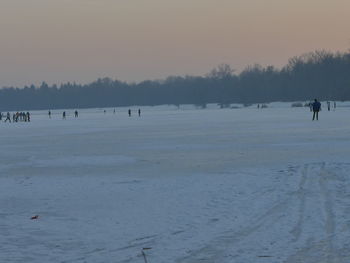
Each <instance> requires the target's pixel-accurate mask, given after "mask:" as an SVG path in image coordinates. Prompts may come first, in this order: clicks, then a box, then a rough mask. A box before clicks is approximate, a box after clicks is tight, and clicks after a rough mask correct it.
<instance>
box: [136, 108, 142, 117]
mask: <svg viewBox="0 0 350 263" xmlns="http://www.w3.org/2000/svg"><path fill="white" fill-rule="evenodd" d="M137 112H138V114H139V117H141V109H139V110H138V111H137Z"/></svg>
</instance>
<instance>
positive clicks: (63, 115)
mask: <svg viewBox="0 0 350 263" xmlns="http://www.w3.org/2000/svg"><path fill="white" fill-rule="evenodd" d="M62 119H64V120H65V119H66V112H65V111H64V112H63V113H62Z"/></svg>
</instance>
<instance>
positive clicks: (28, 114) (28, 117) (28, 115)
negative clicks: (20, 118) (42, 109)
mask: <svg viewBox="0 0 350 263" xmlns="http://www.w3.org/2000/svg"><path fill="white" fill-rule="evenodd" d="M27 121H28V122H30V113H29V112H28V111H27Z"/></svg>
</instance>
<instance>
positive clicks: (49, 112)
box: [48, 110, 51, 119]
mask: <svg viewBox="0 0 350 263" xmlns="http://www.w3.org/2000/svg"><path fill="white" fill-rule="evenodd" d="M48 114H49V118H50V119H51V111H50V110H49V113H48Z"/></svg>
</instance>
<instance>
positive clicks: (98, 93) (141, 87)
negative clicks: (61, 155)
mask: <svg viewBox="0 0 350 263" xmlns="http://www.w3.org/2000/svg"><path fill="white" fill-rule="evenodd" d="M314 98H318V99H320V100H350V53H346V52H345V53H340V52H337V53H332V52H327V51H315V52H311V53H308V54H305V55H302V56H297V57H293V58H291V59H290V60H289V62H288V64H287V65H286V66H284V67H283V68H281V69H277V68H275V67H273V66H267V67H262V66H260V65H254V66H250V67H247V68H246V69H245V70H243V71H242V72H241V73H239V74H236V73H235V72H234V70H233V69H231V67H230V66H229V65H225V64H223V65H220V66H218V67H217V68H215V69H213V70H212V71H211V72H210V73H208V74H207V75H205V76H185V77H181V76H171V77H168V78H167V79H165V80H161V81H159V80H153V81H151V80H147V81H143V82H140V83H126V82H122V81H119V80H112V79H110V78H103V79H98V80H97V81H95V82H93V83H90V84H87V85H80V84H76V83H66V84H62V85H60V86H57V85H52V86H49V85H47V84H46V83H42V85H41V86H39V87H36V86H34V85H31V86H29V87H28V86H26V87H24V88H13V87H5V88H2V89H0V111H7V110H34V109H58V108H89V107H118V106H131V105H141V106H142V105H161V104H173V105H180V104H196V105H200V106H203V107H204V106H205V105H206V104H207V103H218V104H221V105H228V104H230V103H266V102H272V101H298V100H302V101H306V100H311V99H314Z"/></svg>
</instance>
